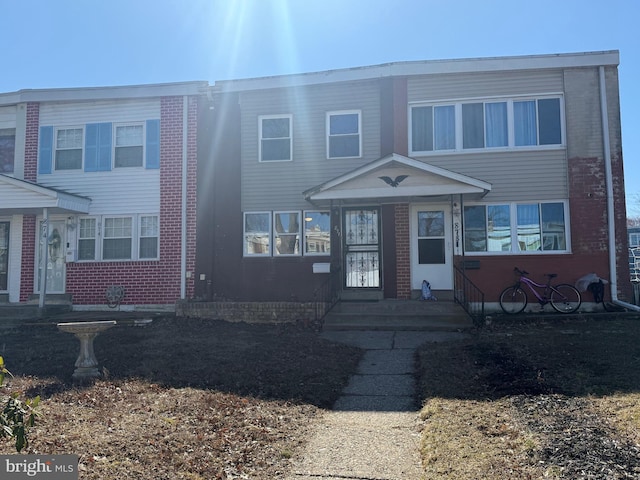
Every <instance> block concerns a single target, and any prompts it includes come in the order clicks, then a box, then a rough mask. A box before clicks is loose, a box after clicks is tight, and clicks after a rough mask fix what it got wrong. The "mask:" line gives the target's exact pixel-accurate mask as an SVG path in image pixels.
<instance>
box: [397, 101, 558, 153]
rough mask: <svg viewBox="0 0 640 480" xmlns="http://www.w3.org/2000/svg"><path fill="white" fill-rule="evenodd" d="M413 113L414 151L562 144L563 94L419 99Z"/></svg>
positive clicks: (412, 150) (412, 148) (411, 134)
mask: <svg viewBox="0 0 640 480" xmlns="http://www.w3.org/2000/svg"><path fill="white" fill-rule="evenodd" d="M410 117H411V118H410V123H411V132H410V142H409V145H410V147H411V154H416V153H422V154H427V153H431V152H436V151H438V152H444V151H453V152H459V151H468V150H473V149H489V148H491V149H493V148H521V147H536V146H537V147H540V146H560V145H562V144H563V126H562V123H563V122H562V104H561V97H559V96H550V97H541V98H522V99H520V98H513V99H492V100H482V101H474V102H456V103H453V104H451V103H442V104H420V105H413V106H411V108H410Z"/></svg>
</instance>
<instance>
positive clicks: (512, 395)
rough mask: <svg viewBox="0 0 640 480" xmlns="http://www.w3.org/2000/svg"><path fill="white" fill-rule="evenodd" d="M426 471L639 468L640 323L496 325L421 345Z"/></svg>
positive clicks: (611, 474) (496, 474)
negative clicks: (464, 336) (465, 337)
mask: <svg viewBox="0 0 640 480" xmlns="http://www.w3.org/2000/svg"><path fill="white" fill-rule="evenodd" d="M418 362H419V390H420V394H421V397H422V398H423V401H424V408H423V409H422V412H421V416H422V419H423V420H424V429H423V442H422V454H423V463H424V467H425V472H426V476H427V478H437V479H478V478H492V479H513V478H519V479H527V478H572V479H573V478H608V479H609V478H611V479H617V478H637V477H638V476H640V322H639V321H638V320H637V319H629V320H597V321H595V320H590V321H580V320H572V321H562V322H559V321H556V322H544V321H539V322H535V324H528V325H524V324H519V325H508V324H502V325H493V326H492V327H491V328H488V329H486V330H484V331H482V332H480V333H479V334H477V335H476V336H474V337H473V338H471V339H469V340H465V341H462V342H454V343H442V344H435V345H433V344H429V345H425V346H424V347H423V348H422V349H421V350H420V352H419V356H418Z"/></svg>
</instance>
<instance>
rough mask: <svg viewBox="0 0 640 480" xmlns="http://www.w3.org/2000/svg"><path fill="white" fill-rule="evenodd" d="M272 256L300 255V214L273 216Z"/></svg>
mask: <svg viewBox="0 0 640 480" xmlns="http://www.w3.org/2000/svg"><path fill="white" fill-rule="evenodd" d="M273 247H274V251H273V254H274V255H278V256H280V255H300V212H275V213H274V214H273Z"/></svg>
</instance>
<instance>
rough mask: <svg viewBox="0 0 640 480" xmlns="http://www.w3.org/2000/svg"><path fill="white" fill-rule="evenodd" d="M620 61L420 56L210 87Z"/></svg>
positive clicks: (578, 56) (588, 56)
mask: <svg viewBox="0 0 640 480" xmlns="http://www.w3.org/2000/svg"><path fill="white" fill-rule="evenodd" d="M619 64H620V54H619V52H618V50H608V51H602V52H582V53H560V54H552V55H523V56H511V57H487V58H464V59H453V60H422V61H414V62H396V63H387V64H382V65H373V66H367V67H355V68H346V69H339V70H327V71H324V72H312V73H300V74H293V75H278V76H271V77H260V78H247V79H239V80H223V81H216V82H215V84H214V85H213V86H212V87H211V88H212V90H213V92H214V93H228V92H241V91H246V90H264V89H271V88H287V87H301V86H307V85H317V84H323V83H336V82H352V81H358V80H370V79H375V78H385V77H396V76H407V75H437V74H447V73H474V72H493V71H508V70H538V69H548V68H574V67H596V66H605V65H615V66H617V65H619Z"/></svg>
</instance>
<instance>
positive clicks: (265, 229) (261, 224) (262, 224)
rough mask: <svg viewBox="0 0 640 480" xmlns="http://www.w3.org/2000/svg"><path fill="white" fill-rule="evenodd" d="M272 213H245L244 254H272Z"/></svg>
mask: <svg viewBox="0 0 640 480" xmlns="http://www.w3.org/2000/svg"><path fill="white" fill-rule="evenodd" d="M270 239H271V213H270V212H258V213H245V214H244V254H245V255H248V256H253V255H262V256H267V255H271V243H270Z"/></svg>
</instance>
